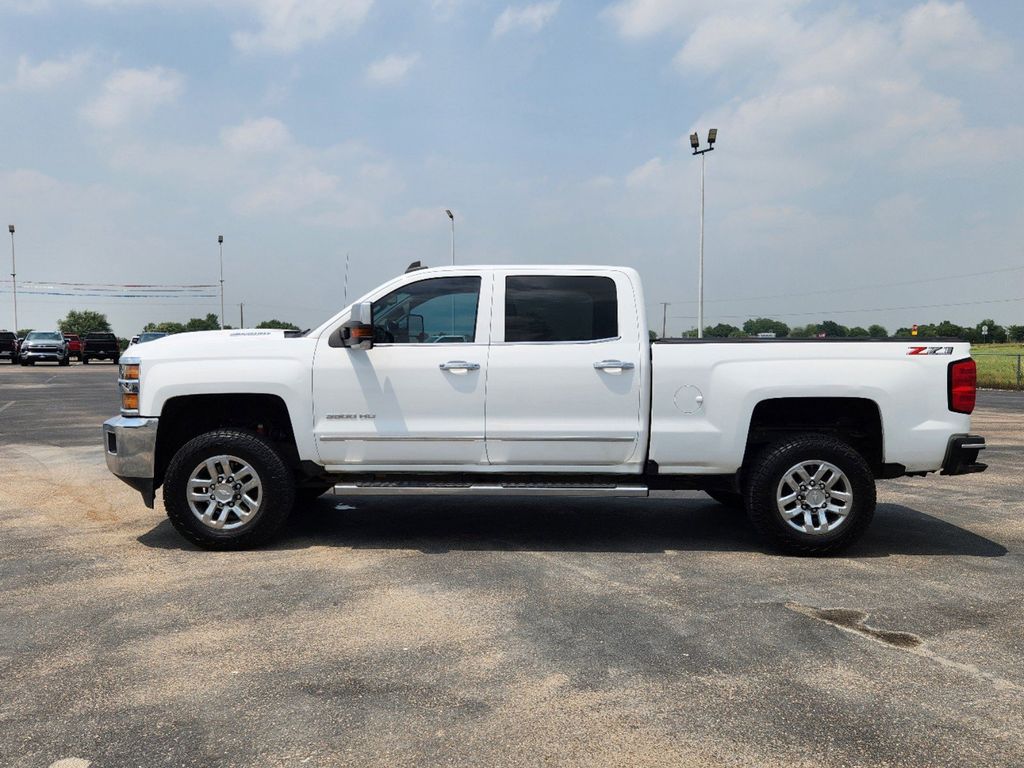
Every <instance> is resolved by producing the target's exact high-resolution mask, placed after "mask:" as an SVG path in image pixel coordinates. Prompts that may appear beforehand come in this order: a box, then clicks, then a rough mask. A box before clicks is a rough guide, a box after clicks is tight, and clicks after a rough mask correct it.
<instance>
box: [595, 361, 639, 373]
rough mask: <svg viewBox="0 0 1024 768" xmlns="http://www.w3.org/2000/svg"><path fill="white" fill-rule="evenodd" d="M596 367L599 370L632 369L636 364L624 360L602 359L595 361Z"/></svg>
mask: <svg viewBox="0 0 1024 768" xmlns="http://www.w3.org/2000/svg"><path fill="white" fill-rule="evenodd" d="M594 367H595V368H597V370H599V371H631V370H633V369H634V368H635V367H636V366H635V365H633V363H627V362H625V361H623V360H602V361H601V362H599V363H594Z"/></svg>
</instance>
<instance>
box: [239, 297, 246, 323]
mask: <svg viewBox="0 0 1024 768" xmlns="http://www.w3.org/2000/svg"><path fill="white" fill-rule="evenodd" d="M238 327H239V328H245V302H244V301H240V302H239V303H238Z"/></svg>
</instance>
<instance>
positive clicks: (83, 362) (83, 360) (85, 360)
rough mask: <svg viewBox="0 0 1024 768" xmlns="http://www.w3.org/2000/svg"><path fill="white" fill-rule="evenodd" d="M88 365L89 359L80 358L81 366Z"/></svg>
mask: <svg viewBox="0 0 1024 768" xmlns="http://www.w3.org/2000/svg"><path fill="white" fill-rule="evenodd" d="M88 364H89V358H88V357H83V358H82V365H88Z"/></svg>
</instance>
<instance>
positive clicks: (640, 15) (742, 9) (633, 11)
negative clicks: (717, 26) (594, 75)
mask: <svg viewBox="0 0 1024 768" xmlns="http://www.w3.org/2000/svg"><path fill="white" fill-rule="evenodd" d="M806 1H807V0H687V1H686V2H683V1H681V0H621V1H620V2H617V3H614V4H612V5H610V6H608V7H607V8H605V10H604V11H603V13H602V15H603V16H605V17H606V18H607V19H608V20H610V21H611V22H612V23H613V24H614V25H615V27H616V28H617V29H618V31H619V34H621V35H622V36H623V37H627V38H637V39H639V38H644V37H650V36H652V35H658V34H661V33H663V32H668V31H671V30H675V31H686V30H689V29H691V28H692V26H693V25H695V24H697V23H699V22H700V21H701V20H703V19H704V18H706V17H708V16H713V15H723V16H737V17H742V18H744V19H746V18H747V17H748V15H749V14H751V13H754V14H757V15H762V16H764V17H771V16H773V15H775V14H777V13H780V12H783V11H786V10H788V9H790V8H793V7H796V6H799V5H802V4H804V3H805V2H806Z"/></svg>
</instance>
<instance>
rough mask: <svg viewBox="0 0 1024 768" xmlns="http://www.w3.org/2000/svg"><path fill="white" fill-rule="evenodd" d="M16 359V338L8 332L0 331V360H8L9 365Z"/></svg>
mask: <svg viewBox="0 0 1024 768" xmlns="http://www.w3.org/2000/svg"><path fill="white" fill-rule="evenodd" d="M17 359H18V337H17V336H15V335H14V334H13V333H11V332H10V331H0V360H10V361H11V365H14V361H15V360H17Z"/></svg>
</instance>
